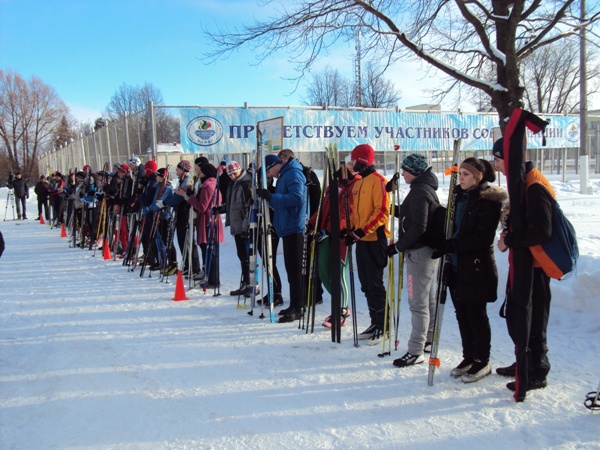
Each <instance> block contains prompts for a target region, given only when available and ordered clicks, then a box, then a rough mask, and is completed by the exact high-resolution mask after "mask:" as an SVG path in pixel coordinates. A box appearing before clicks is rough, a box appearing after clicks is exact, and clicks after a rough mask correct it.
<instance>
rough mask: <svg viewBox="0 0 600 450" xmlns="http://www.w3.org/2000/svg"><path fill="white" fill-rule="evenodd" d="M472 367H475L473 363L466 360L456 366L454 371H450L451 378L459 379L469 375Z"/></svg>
mask: <svg viewBox="0 0 600 450" xmlns="http://www.w3.org/2000/svg"><path fill="white" fill-rule="evenodd" d="M472 365H473V361H472V360H470V359H466V358H465V359H463V360H462V361H461V362H460V364H459V365H458V366H456V367H455V368H454V369H452V370H451V371H450V376H451V377H452V378H459V377H461V376H463V375H464V374H465V373H467V372H468V371H469V369H471V366H472Z"/></svg>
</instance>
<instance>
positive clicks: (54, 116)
mask: <svg viewBox="0 0 600 450" xmlns="http://www.w3.org/2000/svg"><path fill="white" fill-rule="evenodd" d="M67 115H68V107H67V106H66V105H65V103H64V102H63V101H62V100H61V99H60V98H59V97H58V95H57V93H56V91H55V90H54V89H53V88H52V87H50V86H48V85H47V84H45V83H44V82H42V80H40V79H39V78H37V77H35V76H33V77H31V79H30V80H29V81H26V80H24V79H23V78H22V77H21V76H20V75H19V74H17V73H15V72H12V71H10V70H9V71H6V72H4V71H2V70H0V142H1V146H2V150H3V151H4V152H6V154H7V155H8V161H9V163H10V166H11V168H12V170H19V171H21V172H23V173H25V174H27V175H29V176H31V175H35V174H37V172H36V166H37V160H38V156H39V155H40V154H41V153H42V152H43V151H45V150H48V149H50V148H52V146H53V145H54V139H55V137H56V130H57V128H58V127H59V125H60V123H61V120H62V119H63V118H64V117H65V116H67Z"/></svg>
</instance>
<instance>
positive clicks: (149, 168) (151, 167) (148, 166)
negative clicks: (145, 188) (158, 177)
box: [144, 159, 158, 175]
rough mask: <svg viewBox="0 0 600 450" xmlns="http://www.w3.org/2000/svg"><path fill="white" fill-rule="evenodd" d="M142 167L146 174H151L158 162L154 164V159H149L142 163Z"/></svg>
mask: <svg viewBox="0 0 600 450" xmlns="http://www.w3.org/2000/svg"><path fill="white" fill-rule="evenodd" d="M144 169H145V170H146V173H147V175H152V174H153V173H154V172H156V169H158V164H156V161H154V160H153V159H151V160H150V161H148V162H147V163H146V164H144Z"/></svg>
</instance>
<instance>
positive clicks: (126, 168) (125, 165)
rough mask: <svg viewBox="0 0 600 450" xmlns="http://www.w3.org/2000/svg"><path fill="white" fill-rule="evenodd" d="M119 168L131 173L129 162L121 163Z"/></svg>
mask: <svg viewBox="0 0 600 450" xmlns="http://www.w3.org/2000/svg"><path fill="white" fill-rule="evenodd" d="M119 170H120V171H121V172H125V173H129V171H130V169H129V166H128V165H127V164H121V165H120V166H119Z"/></svg>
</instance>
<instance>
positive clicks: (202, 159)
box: [194, 156, 208, 167]
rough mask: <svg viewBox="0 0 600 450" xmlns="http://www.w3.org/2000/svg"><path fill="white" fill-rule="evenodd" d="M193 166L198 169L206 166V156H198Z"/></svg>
mask: <svg viewBox="0 0 600 450" xmlns="http://www.w3.org/2000/svg"><path fill="white" fill-rule="evenodd" d="M194 164H195V165H197V166H198V167H202V166H203V165H204V164H208V158H207V157H206V156H200V157H199V158H196V159H195V160H194Z"/></svg>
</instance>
